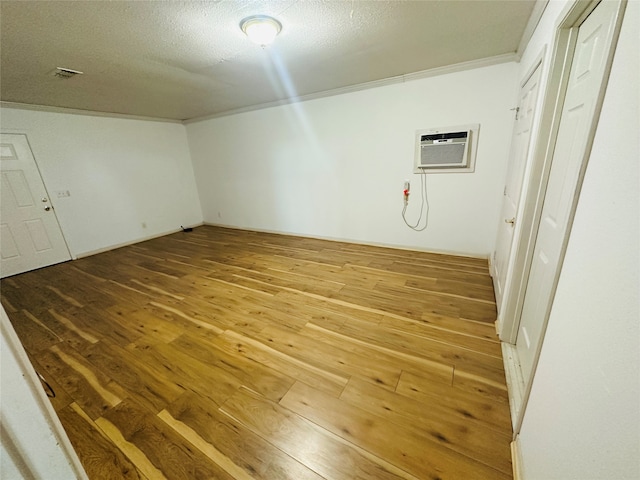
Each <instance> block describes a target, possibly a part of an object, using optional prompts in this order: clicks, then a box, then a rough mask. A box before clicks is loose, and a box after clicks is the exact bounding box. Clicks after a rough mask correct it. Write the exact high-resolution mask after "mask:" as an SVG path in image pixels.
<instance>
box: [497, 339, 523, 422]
mask: <svg viewBox="0 0 640 480" xmlns="http://www.w3.org/2000/svg"><path fill="white" fill-rule="evenodd" d="M500 347H501V348H502V363H503V364H504V375H505V378H506V380H507V392H508V394H509V410H510V411H511V425H512V426H513V427H515V426H516V423H517V421H518V415H519V414H520V409H521V408H522V399H523V398H524V393H525V385H524V378H523V377H522V369H521V368H520V361H519V359H518V351H517V350H516V346H515V345H512V344H510V343H505V342H501V343H500Z"/></svg>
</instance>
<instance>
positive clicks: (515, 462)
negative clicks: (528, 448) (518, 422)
mask: <svg viewBox="0 0 640 480" xmlns="http://www.w3.org/2000/svg"><path fill="white" fill-rule="evenodd" d="M522 467H523V465H522V450H520V435H516V438H515V440H514V441H513V442H511V468H512V469H513V480H524V472H523V471H522Z"/></svg>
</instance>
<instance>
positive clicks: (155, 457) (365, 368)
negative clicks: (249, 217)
mask: <svg viewBox="0 0 640 480" xmlns="http://www.w3.org/2000/svg"><path fill="white" fill-rule="evenodd" d="M1 287H2V303H3V305H4V307H5V309H6V310H7V313H8V314H9V317H10V319H11V321H12V324H13V325H14V327H15V329H16V331H17V333H18V335H19V337H20V339H21V341H22V342H23V344H24V346H25V348H26V350H27V352H28V354H29V356H30V358H31V360H32V362H33V364H34V367H35V368H36V370H37V371H38V372H40V373H41V374H42V375H43V376H44V377H45V378H46V379H47V381H48V382H49V383H50V384H51V386H52V387H53V388H54V390H55V392H56V397H55V398H53V399H51V401H52V404H53V406H54V408H55V410H56V411H57V412H58V415H59V416H60V419H61V421H62V424H63V425H64V427H65V429H66V430H67V433H68V435H69V438H70V439H71V442H72V443H73V445H74V447H75V448H76V450H77V452H78V455H79V457H80V460H81V461H82V463H83V465H84V467H85V469H86V471H87V473H88V474H89V477H90V478H92V479H120V478H127V479H129V478H130V479H136V478H146V479H156V478H167V479H197V478H216V479H217V478H219V479H232V478H233V479H249V478H258V479H269V480H272V479H295V480H300V479H321V478H325V479H356V478H359V479H391V478H403V479H434V480H435V479H464V480H467V479H507V478H511V460H510V448H509V444H510V440H511V423H510V417H509V406H508V405H509V404H508V399H507V390H506V385H505V378H504V371H503V364H502V358H501V351H500V344H499V342H498V339H497V337H496V334H495V328H494V325H493V321H494V320H495V316H496V307H495V301H494V296H493V290H492V285H491V279H490V277H489V275H488V269H487V265H486V261H483V260H479V259H470V258H460V257H454V256H447V255H435V254H429V253H418V252H410V251H402V250H393V249H385V248H378V247H369V246H360V245H353V244H345V243H338V242H328V241H321V240H314V239H306V238H296V237H288V236H281V235H269V234H262V233H255V232H246V231H237V230H230V229H223V228H214V227H199V228H196V229H194V231H193V232H190V233H178V234H174V235H169V236H166V237H162V238H158V239H155V240H151V241H148V242H144V243H140V244H137V245H134V246H130V247H125V248H121V249H118V250H114V251H110V252H107V253H103V254H100V255H95V256H92V257H88V258H85V259H81V260H77V261H73V262H69V263H65V264H60V265H56V266H53V267H48V268H45V269H41V270H38V271H34V272H30V273H25V274H22V275H18V276H15V277H11V278H8V279H4V280H2V282H1Z"/></svg>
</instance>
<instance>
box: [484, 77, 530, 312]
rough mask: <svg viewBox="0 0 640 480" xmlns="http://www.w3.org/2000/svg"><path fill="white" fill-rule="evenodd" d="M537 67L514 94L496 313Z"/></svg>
mask: <svg viewBox="0 0 640 480" xmlns="http://www.w3.org/2000/svg"><path fill="white" fill-rule="evenodd" d="M541 69H542V67H541V65H540V64H538V66H537V67H536V69H535V70H534V72H533V73H532V74H531V76H529V79H528V80H527V81H526V82H525V84H524V85H523V86H522V88H521V89H520V93H519V95H518V109H517V114H516V115H517V116H516V123H515V125H514V127H513V136H512V138H511V153H510V154H509V166H508V169H507V180H506V184H505V187H504V196H503V199H502V211H501V217H500V218H501V221H500V225H499V226H498V238H497V240H496V250H495V254H494V258H493V268H494V275H493V279H494V282H493V285H494V290H495V294H496V304H497V307H498V313H500V312H501V311H502V308H501V307H502V299H503V297H504V293H505V286H506V285H507V276H508V275H509V274H510V272H509V268H510V265H511V261H510V258H511V250H512V244H513V233H514V229H515V226H516V222H517V218H516V214H517V212H518V205H519V203H520V192H521V190H522V174H523V172H524V166H525V165H526V161H527V158H528V156H529V144H530V139H531V126H532V124H533V119H534V116H535V112H536V105H537V100H538V87H539V86H540V70H541ZM509 276H511V275H509Z"/></svg>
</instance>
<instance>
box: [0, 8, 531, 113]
mask: <svg viewBox="0 0 640 480" xmlns="http://www.w3.org/2000/svg"><path fill="white" fill-rule="evenodd" d="M534 3H535V2H534V1H527V0H517V1H514V0H507V1H500V0H488V1H484V0H473V1H452V0H448V1H446V0H440V1H436V0H434V1H362V0H351V1H319V0H318V1H314V0H308V1H298V0H283V1H249V0H244V1H242V0H236V1H231V0H229V1H217V2H216V1H206V2H202V1H113V2H111V1H109V2H106V1H68V2H67V1H42V2H40V1H15V2H14V1H4V0H3V1H1V2H0V21H1V25H0V26H1V31H0V32H1V45H2V46H1V60H2V62H1V71H0V72H1V77H0V99H1V100H3V101H6V102H18V103H27V104H35V105H47V106H56V107H68V108H76V109H83V110H92V111H100V112H111V113H124V114H132V115H143V116H149V117H158V118H168V119H175V120H184V119H192V118H197V117H202V116H207V115H215V114H220V113H223V112H228V111H233V110H237V109H242V108H247V107H252V106H256V105H260V104H264V103H269V102H274V101H278V100H283V99H287V98H291V97H295V96H303V95H310V94H315V93H318V92H324V91H327V90H332V89H336V88H342V87H347V86H352V85H357V84H361V83H364V82H370V81H375V80H381V79H385V78H390V77H395V76H399V75H403V74H408V73H413V72H419V71H423V70H428V69H432V68H436V67H442V66H447V65H453V64H456V63H461V62H467V61H471V60H477V59H482V58H487V57H492V56H496V55H502V54H508V53H514V52H515V51H516V49H517V47H518V44H519V43H520V39H521V37H522V35H523V32H524V30H525V27H526V24H527V21H528V19H529V16H530V15H531V12H532V10H533V6H534ZM253 14H269V15H272V16H275V17H276V18H278V20H280V22H281V23H282V25H283V29H282V32H281V34H280V35H279V36H278V38H277V39H276V42H275V43H274V44H273V45H272V46H271V47H269V48H267V49H262V48H261V47H259V46H257V45H254V44H252V43H251V42H249V40H248V39H247V38H246V37H245V36H244V34H243V33H242V32H241V30H240V28H239V26H238V24H239V22H240V20H241V19H242V18H244V17H246V16H249V15H253ZM55 67H65V68H71V69H74V70H80V71H82V72H84V75H81V76H76V77H74V78H71V79H66V80H64V79H59V78H56V77H55V76H53V75H52V71H53V70H54V69H55Z"/></svg>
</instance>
